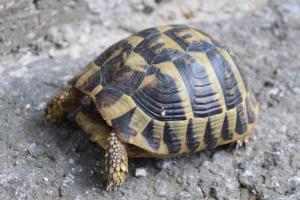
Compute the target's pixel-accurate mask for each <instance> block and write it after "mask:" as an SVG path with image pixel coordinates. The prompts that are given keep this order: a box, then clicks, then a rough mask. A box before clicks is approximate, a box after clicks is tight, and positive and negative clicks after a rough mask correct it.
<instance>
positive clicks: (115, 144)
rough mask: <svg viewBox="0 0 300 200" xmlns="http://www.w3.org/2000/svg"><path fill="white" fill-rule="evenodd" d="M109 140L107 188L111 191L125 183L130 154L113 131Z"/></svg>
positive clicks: (106, 164) (107, 150) (107, 149)
mask: <svg viewBox="0 0 300 200" xmlns="http://www.w3.org/2000/svg"><path fill="white" fill-rule="evenodd" d="M107 140H108V144H107V147H106V153H105V169H106V175H107V186H106V190H107V191H110V190H114V189H115V188H117V187H119V186H120V185H122V183H124V181H125V179H126V176H127V173H128V155H127V151H126V149H125V146H124V145H123V144H122V143H121V142H120V140H119V139H118V138H117V136H116V135H115V134H114V133H111V134H110V136H109V137H108V139H107Z"/></svg>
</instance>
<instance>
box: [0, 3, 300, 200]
mask: <svg viewBox="0 0 300 200" xmlns="http://www.w3.org/2000/svg"><path fill="white" fill-rule="evenodd" d="M101 2H102V3H100V1H96V0H86V1H84V0H73V1H59V0H54V1H46V0H33V1H29V0H0V33H1V35H0V56H1V60H0V65H1V66H0V150H1V154H0V199H59V198H61V199H122V200H125V199H224V200H225V199H230V200H231V199H249V198H253V197H256V198H257V199H272V200H273V199H276V200H277V199H278V200H286V199H290V200H298V199H300V129H299V124H298V123H299V120H300V115H299V112H300V66H299V65H300V55H299V51H300V40H299V36H300V2H299V1H297V0H274V1H271V0H269V1H267V0H248V1H242V0H240V1H239V0H224V1H217V0H214V1H204V0H199V1H183V0H182V1H180V0H166V1H164V0H155V1H154V0H153V1H152V0H150V1H146V0H130V1H125V0H113V1H101ZM187 2H189V3H187ZM167 23H172V24H174V23H187V24H191V25H194V26H196V27H198V28H199V29H201V30H203V31H205V32H207V33H209V34H210V35H212V36H214V37H215V38H216V39H218V40H219V41H221V42H222V43H224V44H226V46H228V47H229V48H230V49H232V50H233V51H234V52H236V53H237V54H238V56H239V57H240V60H241V63H242V66H243V69H244V71H245V72H244V73H245V75H246V76H247V77H248V79H249V82H250V84H251V85H252V86H253V89H254V91H255V93H256V96H257V98H258V101H259V102H260V103H261V110H262V111H261V116H260V120H259V122H258V124H257V128H256V130H255V131H254V134H253V137H252V138H251V140H250V143H249V145H248V146H247V149H246V150H243V149H241V150H239V151H237V152H236V153H235V154H234V155H233V154H231V153H229V152H227V151H226V149H224V148H220V149H218V150H215V151H206V152H201V153H197V154H194V155H186V156H184V157H181V158H174V159H169V160H166V161H160V160H155V159H137V160H130V173H129V176H128V179H127V181H126V183H125V184H124V185H123V186H122V187H121V188H120V189H119V190H118V191H115V192H110V193H108V192H106V191H104V187H103V184H104V178H103V164H102V160H103V152H102V150H101V149H99V148H98V147H97V146H96V145H95V144H93V143H92V142H90V141H89V140H88V138H87V136H86V135H85V134H84V133H83V132H82V131H81V130H80V129H78V127H76V125H74V124H67V123H66V124H63V125H61V126H56V125H49V124H46V123H45V122H44V119H43V117H42V112H43V108H44V106H45V104H46V102H47V101H48V100H49V98H50V97H51V96H53V95H54V94H55V93H57V92H59V91H61V90H62V89H63V88H64V87H66V81H67V80H68V79H70V78H71V77H72V76H73V75H74V74H76V72H78V71H80V70H81V69H82V68H83V67H84V66H85V65H86V64H87V63H88V61H89V60H90V59H92V58H93V57H95V56H96V55H98V54H99V53H101V51H103V50H104V49H105V48H106V47H108V46H109V45H110V44H112V43H114V42H116V41H117V40H118V39H121V38H123V37H125V36H127V35H129V34H130V33H132V32H134V31H137V30H139V29H142V28H146V27H149V26H154V25H158V24H167ZM136 168H145V169H146V171H147V175H146V176H145V177H139V178H137V177H135V176H134V174H135V169H136Z"/></svg>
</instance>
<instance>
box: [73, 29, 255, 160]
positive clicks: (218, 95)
mask: <svg viewBox="0 0 300 200" xmlns="http://www.w3.org/2000/svg"><path fill="white" fill-rule="evenodd" d="M225 54H226V55H227V54H228V56H229V58H228V56H227V57H226V56H225ZM202 58H203V59H202ZM204 58H205V59H204ZM136 60H138V62H139V63H138V64H137V63H136V62H135V61H136ZM128 61H131V62H129V64H128ZM94 63H95V64H96V65H97V66H98V67H99V70H98V71H97V72H96V73H94V74H92V75H91V76H89V77H88V80H87V81H85V84H84V85H81V86H79V88H80V89H81V90H83V91H84V92H85V91H88V92H91V91H93V89H95V88H96V87H97V86H99V85H100V86H101V87H103V89H102V88H101V89H99V93H97V94H95V103H96V105H97V107H98V108H99V110H101V108H102V107H107V108H108V109H109V107H110V106H112V105H114V104H115V103H117V102H118V101H123V100H122V97H124V95H125V96H127V97H129V98H130V101H132V102H130V103H129V104H130V106H128V108H125V111H124V112H123V111H122V115H121V116H117V117H112V118H111V119H108V120H110V121H109V123H111V125H112V127H113V128H114V129H115V130H116V131H117V132H118V133H119V134H122V135H123V136H124V137H123V138H124V139H125V141H127V142H129V141H131V143H132V144H135V141H134V138H135V137H137V136H139V135H138V134H140V136H141V137H143V138H144V139H145V141H146V143H147V144H139V145H140V146H139V147H141V148H144V149H146V150H149V151H151V152H155V153H157V154H177V153H180V152H187V151H189V152H194V151H197V150H200V149H201V148H208V149H210V148H213V147H215V146H217V145H219V144H223V143H228V142H232V141H234V140H236V139H237V138H239V137H241V135H243V134H245V133H246V132H247V131H248V124H253V123H254V122H255V120H256V116H255V115H256V113H255V112H256V111H255V110H254V107H256V106H257V105H256V101H255V98H254V96H253V94H252V93H251V91H249V89H248V85H247V83H246V82H245V80H244V77H243V75H242V74H241V70H240V67H239V64H238V60H237V58H236V57H235V56H234V55H232V54H231V53H230V52H228V51H227V49H225V48H224V47H222V46H220V45H219V44H218V43H217V42H215V41H214V40H213V39H211V38H210V37H209V36H208V35H206V34H204V33H202V32H200V31H199V30H197V29H194V28H190V27H188V26H184V25H174V26H165V27H157V28H150V29H146V30H143V31H140V32H138V33H136V34H134V35H133V36H131V37H129V38H127V39H124V40H122V41H120V42H118V43H116V44H114V45H112V46H111V47H110V48H108V49H107V50H106V51H105V52H103V53H102V54H101V55H100V56H98V57H97V59H96V60H95V61H94ZM167 67H169V68H172V70H173V71H174V73H173V72H172V71H171V72H170V73H169V74H167V73H166V68H167ZM182 88H183V89H182ZM183 94H186V95H184V96H183ZM185 97H186V98H187V99H188V103H186V101H184V100H183V98H185ZM126 101H128V99H127V100H126ZM119 105H122V104H119ZM137 109H140V110H141V111H140V112H143V114H138V115H137V116H140V115H141V117H143V118H144V119H147V120H146V122H147V124H144V125H143V126H140V125H139V126H137V125H136V123H138V122H132V118H133V115H134V113H135V112H136V110H137ZM229 112H230V113H231V115H230V116H229ZM216 116H218V117H216ZM147 117H148V118H147ZM196 119H202V121H203V124H201V126H203V128H201V127H200V128H199V124H197V123H199V122H198V121H197V120H196ZM179 121H181V122H182V121H185V122H186V123H179ZM196 121H197V122H196ZM144 122H145V120H144ZM156 122H163V125H161V126H162V127H161V129H160V128H157V127H156V125H157V123H156ZM177 122H178V123H177ZM204 122H205V123H204ZM174 123H175V126H174ZM176 123H177V124H176ZM155 124H156V125H155ZM136 127H143V130H138V129H137V128H136ZM179 130H180V131H181V132H180V131H179ZM183 130H184V131H183ZM219 130H220V131H219ZM218 131H219V133H218ZM182 132H184V133H182ZM183 136H184V137H183ZM219 138H221V139H219ZM220 141H221V142H223V143H219V142H220ZM164 146H166V148H167V151H164V150H163V149H164ZM184 148H186V149H184Z"/></svg>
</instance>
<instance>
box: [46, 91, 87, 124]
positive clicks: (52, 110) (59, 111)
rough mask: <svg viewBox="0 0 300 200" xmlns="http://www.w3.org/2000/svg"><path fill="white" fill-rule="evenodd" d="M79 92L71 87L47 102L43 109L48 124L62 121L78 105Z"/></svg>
mask: <svg viewBox="0 0 300 200" xmlns="http://www.w3.org/2000/svg"><path fill="white" fill-rule="evenodd" d="M80 96H82V94H81V92H79V91H78V90H77V89H75V88H73V87H71V88H69V89H67V90H65V91H63V92H62V93H61V94H59V95H58V96H56V97H54V98H53V99H51V100H50V101H49V103H48V104H47V106H46V108H45V117H46V119H47V121H50V122H60V121H62V120H63V119H64V118H65V117H66V116H67V114H68V113H69V112H71V111H73V110H74V109H75V108H76V107H77V106H78V105H79V103H80V99H81V98H80Z"/></svg>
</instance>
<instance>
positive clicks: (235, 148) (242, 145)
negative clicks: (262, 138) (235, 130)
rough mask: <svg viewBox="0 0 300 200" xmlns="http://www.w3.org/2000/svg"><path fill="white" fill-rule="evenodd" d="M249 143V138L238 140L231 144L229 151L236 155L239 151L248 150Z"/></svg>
mask: <svg viewBox="0 0 300 200" xmlns="http://www.w3.org/2000/svg"><path fill="white" fill-rule="evenodd" d="M248 143H249V136H247V137H245V138H243V139H242V140H237V141H236V142H233V143H231V144H230V146H229V149H228V151H229V152H231V153H233V154H234V153H235V152H237V151H239V149H241V148H243V149H247V144H248Z"/></svg>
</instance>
